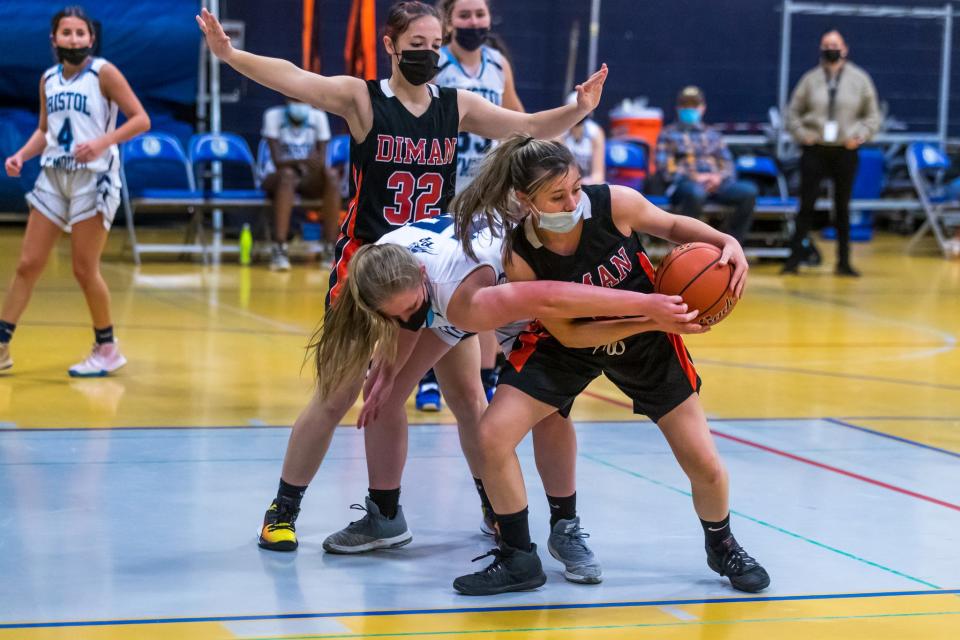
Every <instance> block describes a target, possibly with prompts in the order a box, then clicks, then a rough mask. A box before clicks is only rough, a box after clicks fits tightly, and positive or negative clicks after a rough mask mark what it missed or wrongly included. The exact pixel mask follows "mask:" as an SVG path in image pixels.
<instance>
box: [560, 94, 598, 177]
mask: <svg viewBox="0 0 960 640" xmlns="http://www.w3.org/2000/svg"><path fill="white" fill-rule="evenodd" d="M571 98H572V99H573V100H574V101H576V99H577V96H576V94H571V96H568V97H567V104H570V100H571ZM560 142H562V143H563V145H564V146H565V147H566V148H567V149H570V153H572V154H573V159H574V160H576V162H577V167H578V168H579V169H580V175H581V176H583V178H582V180H581V184H603V183H604V182H606V171H607V157H606V151H607V149H606V147H607V137H606V135H604V133H603V129H602V128H601V127H600V125H598V124H597V123H596V122H594V121H593V120H592V119H591V118H589V117H586V118H584V119H583V120H581V121H580V122H578V123H577V124H575V125H573V127H571V128H570V131H568V132H567V133H566V135H564V136H563V137H562V138H560Z"/></svg>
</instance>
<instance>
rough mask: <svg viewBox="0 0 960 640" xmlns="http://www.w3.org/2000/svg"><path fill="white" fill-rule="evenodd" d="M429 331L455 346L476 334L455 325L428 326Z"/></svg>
mask: <svg viewBox="0 0 960 640" xmlns="http://www.w3.org/2000/svg"><path fill="white" fill-rule="evenodd" d="M430 331H432V332H433V335H435V336H437V337H438V338H440V339H441V340H443V341H444V342H445V343H447V344H448V345H450V346H451V347H455V346H457V345H458V344H460V341H462V340H466V339H467V338H469V337H470V336H475V335H477V334H475V333H471V332H469V331H461V330H460V329H457V328H456V327H430Z"/></svg>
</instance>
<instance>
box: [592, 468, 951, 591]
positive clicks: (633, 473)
mask: <svg viewBox="0 0 960 640" xmlns="http://www.w3.org/2000/svg"><path fill="white" fill-rule="evenodd" d="M580 457H582V458H586V459H587V460H591V461H593V462H596V463H597V464H601V465H603V466H605V467H609V468H611V469H615V470H616V471H620V472H622V473H626V474H627V475H631V476H633V477H635V478H640V479H641V480H646V481H647V482H649V483H651V484H655V485H657V486H659V487H663V488H664V489H669V490H670V491H673V492H674V493H679V494H680V495H684V496H687V497H688V498H689V497H692V496H693V494H692V493H690V492H689V491H686V490H685V489H681V488H679V487H674V486H673V485H670V484H667V483H666V482H661V481H659V480H656V479H654V478H651V477H649V476H645V475H643V474H642V473H637V472H636V471H633V470H631V469H627V468H625V467H621V466H619V465H616V464H613V463H612V462H609V461H607V460H603V459H602V458H597V457H595V456H592V455H590V454H580ZM730 513H731V515H735V516H738V517H740V518H744V519H745V520H749V521H750V522H753V523H755V524H759V525H760V526H762V527H766V528H768V529H773V530H774V531H778V532H780V533H783V534H785V535H788V536H790V537H791V538H796V539H797V540H803V541H804V542H807V543H809V544H812V545H813V546H815V547H820V548H821V549H826V550H827V551H832V552H833V553H836V554H837V555H841V556H843V557H845V558H850V559H851V560H856V561H857V562H860V563H863V564H865V565H868V566H871V567H874V568H876V569H880V570H882V571H886V572H887V573H892V574H893V575H895V576H899V577H901V578H906V579H907V580H910V581H912V582H916V583H918V584H922V585H924V586H926V587H932V588H934V589H940V588H941V587H940V586H939V585H936V584H933V583H932V582H927V581H926V580H921V579H920V578H916V577H914V576H911V575H910V574H907V573H904V572H902V571H897V570H896V569H892V568H890V567H887V566H885V565H882V564H880V563H878V562H874V561H873V560H867V559H866V558H862V557H860V556H858V555H855V554H853V553H850V552H849V551H844V550H843V549H838V548H837V547H832V546H830V545H828V544H825V543H823V542H820V541H818V540H814V539H813V538H808V537H806V536H803V535H800V534H799V533H796V532H793V531H790V530H789V529H784V528H783V527H780V526H777V525H775V524H772V523H770V522H766V521H764V520H761V519H759V518H754V517H753V516H751V515H748V514H746V513H743V512H742V511H737V510H735V509H730ZM943 593H946V592H943Z"/></svg>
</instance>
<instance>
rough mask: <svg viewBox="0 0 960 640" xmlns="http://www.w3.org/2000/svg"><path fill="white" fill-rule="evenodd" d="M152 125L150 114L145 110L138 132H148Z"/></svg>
mask: <svg viewBox="0 0 960 640" xmlns="http://www.w3.org/2000/svg"><path fill="white" fill-rule="evenodd" d="M152 126H153V123H152V122H150V116H149V115H147V112H146V111H144V112H143V114H142V116H141V123H140V126H139V127H138V128H139V129H140V130H139V131H138V132H137V133H146V132H147V131H150V127H152Z"/></svg>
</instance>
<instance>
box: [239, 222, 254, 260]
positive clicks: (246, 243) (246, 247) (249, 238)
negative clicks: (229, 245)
mask: <svg viewBox="0 0 960 640" xmlns="http://www.w3.org/2000/svg"><path fill="white" fill-rule="evenodd" d="M252 254H253V233H251V232H250V223H248V222H244V223H243V229H241V230H240V264H242V265H243V266H245V267H246V266H248V265H249V264H250V258H251V256H252Z"/></svg>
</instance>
